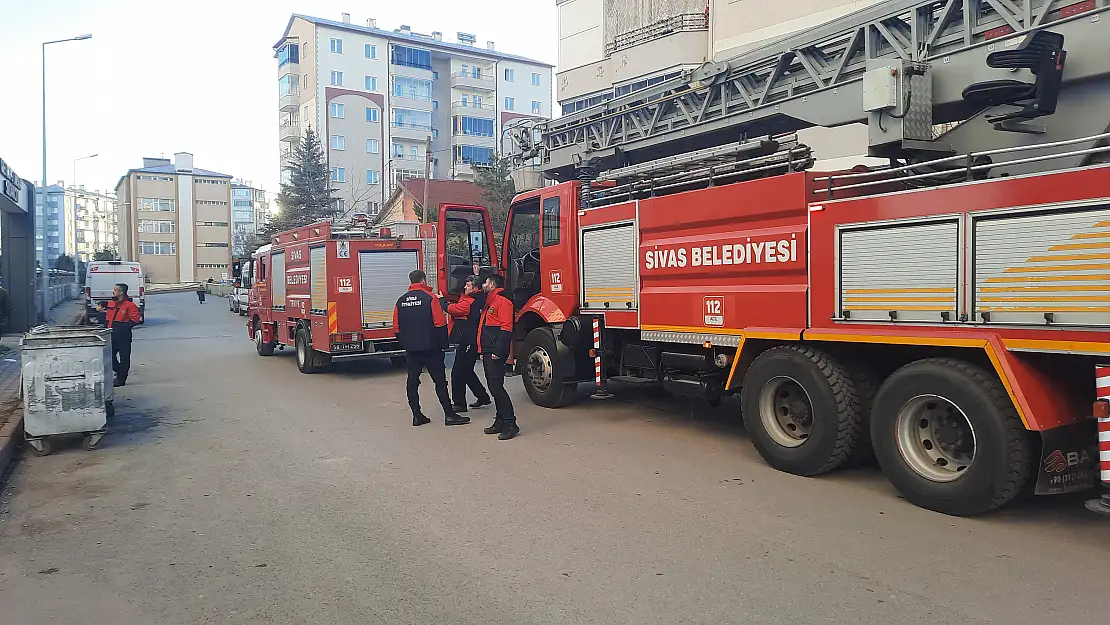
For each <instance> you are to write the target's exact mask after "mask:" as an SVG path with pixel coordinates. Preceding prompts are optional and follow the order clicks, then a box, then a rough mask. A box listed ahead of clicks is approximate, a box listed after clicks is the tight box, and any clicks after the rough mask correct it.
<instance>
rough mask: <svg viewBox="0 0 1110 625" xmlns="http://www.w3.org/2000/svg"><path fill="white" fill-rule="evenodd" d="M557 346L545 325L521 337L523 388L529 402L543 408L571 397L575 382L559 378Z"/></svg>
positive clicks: (561, 403) (563, 404)
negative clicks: (567, 381) (522, 344)
mask: <svg viewBox="0 0 1110 625" xmlns="http://www.w3.org/2000/svg"><path fill="white" fill-rule="evenodd" d="M557 350H558V346H557V345H555V335H554V334H552V333H551V330H550V329H549V328H536V329H534V330H532V331H531V332H529V333H528V336H526V337H524V367H523V374H524V375H523V376H522V377H523V378H524V388H525V390H527V391H528V397H529V398H530V399H531V400H532V403H534V404H536V405H537V406H543V407H544V408H562V407H563V406H566V405H567V404H569V403H570V402H571V401H572V400H574V396H575V393H576V392H577V391H578V385H577V384H568V383H566V382H564V381H563V380H564V379H565V378H566V376H565V374H564V373H563V372H562V371H560V370H559V369H558V368H557V366H556V363H557V362H558V359H557V357H556V356H557V354H558V352H557Z"/></svg>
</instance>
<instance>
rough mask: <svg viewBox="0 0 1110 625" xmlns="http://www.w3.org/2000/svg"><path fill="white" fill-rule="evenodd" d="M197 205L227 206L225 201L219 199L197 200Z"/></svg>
mask: <svg viewBox="0 0 1110 625" xmlns="http://www.w3.org/2000/svg"><path fill="white" fill-rule="evenodd" d="M197 204H198V205H199V206H227V202H223V201H220V200H197Z"/></svg>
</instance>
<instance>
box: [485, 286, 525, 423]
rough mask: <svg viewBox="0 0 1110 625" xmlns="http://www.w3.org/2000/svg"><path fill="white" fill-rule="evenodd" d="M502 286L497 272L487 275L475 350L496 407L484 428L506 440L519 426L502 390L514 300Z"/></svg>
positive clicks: (510, 404)
mask: <svg viewBox="0 0 1110 625" xmlns="http://www.w3.org/2000/svg"><path fill="white" fill-rule="evenodd" d="M504 287H505V278H503V277H501V276H500V275H497V274H494V275H491V276H489V277H488V278H486V281H485V283H484V284H483V289H484V290H485V292H486V305H485V307H484V308H483V309H482V319H481V321H480V322H479V324H478V343H479V347H478V351H479V353H480V354H481V355H482V368H483V369H484V370H485V372H486V385H487V386H489V391H490V394H492V395H493V401H494V404H495V405H496V407H497V416H496V417H494V420H493V425H491V426H489V427H488V428H486V429H485V430H483V431H484V432H485V433H486V434H497V435H498V436H497V438H499V439H500V440H503V441H507V440H509V439H511V438H513V437H515V436H516V435H517V434H520V428H519V427H517V425H516V412H514V411H513V402H512V400H511V399H509V394H508V393H507V392H506V391H505V362H506V361H507V360H508V359H509V349H510V347H511V346H512V341H513V303H512V301H510V300H509V298H507V297H505V295H504V294H503V289H504Z"/></svg>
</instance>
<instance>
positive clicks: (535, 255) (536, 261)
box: [505, 198, 540, 308]
mask: <svg viewBox="0 0 1110 625" xmlns="http://www.w3.org/2000/svg"><path fill="white" fill-rule="evenodd" d="M511 219H512V222H511V223H510V224H509V234H508V241H506V242H505V246H506V248H507V249H508V267H506V270H507V272H508V275H507V276H506V284H505V290H506V291H508V292H509V295H510V297H511V298H512V300H513V304H514V305H516V306H517V307H518V308H519V307H522V306H524V304H525V303H527V302H528V300H529V299H530V298H531V297H532V296H533V295H535V294H537V293H539V292H540V200H539V198H533V199H529V200H525V201H523V202H521V203H520V204H516V205H514V206H513V208H512V217H511Z"/></svg>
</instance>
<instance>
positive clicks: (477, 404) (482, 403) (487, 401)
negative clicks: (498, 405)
mask: <svg viewBox="0 0 1110 625" xmlns="http://www.w3.org/2000/svg"><path fill="white" fill-rule="evenodd" d="M492 403H493V400H492V399H490V398H489V397H487V398H485V399H479V400H478V401H476V402H474V403H473V404H470V407H471V408H485V407H486V406H488V405H490V404H492Z"/></svg>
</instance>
